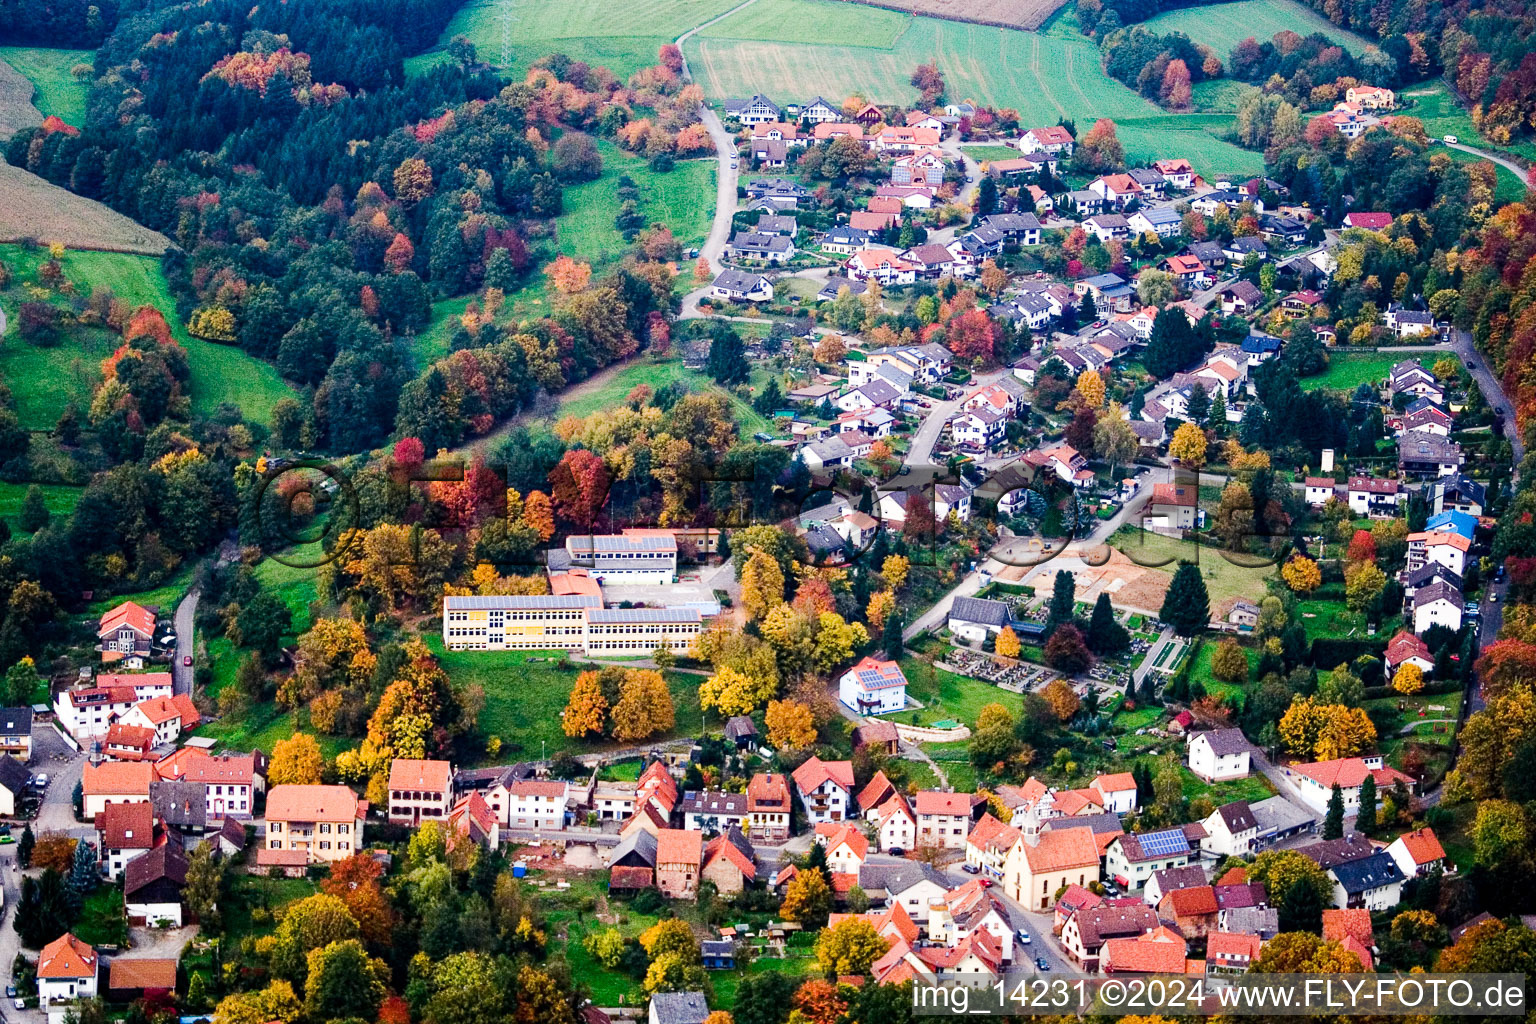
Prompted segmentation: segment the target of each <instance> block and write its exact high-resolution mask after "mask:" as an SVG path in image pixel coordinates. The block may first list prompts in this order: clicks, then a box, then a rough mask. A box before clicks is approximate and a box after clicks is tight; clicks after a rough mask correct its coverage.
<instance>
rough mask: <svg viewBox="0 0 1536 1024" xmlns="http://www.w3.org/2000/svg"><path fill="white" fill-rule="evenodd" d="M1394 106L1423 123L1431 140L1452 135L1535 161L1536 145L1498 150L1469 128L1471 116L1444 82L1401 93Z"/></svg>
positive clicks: (1523, 143) (1478, 145) (1473, 129)
mask: <svg viewBox="0 0 1536 1024" xmlns="http://www.w3.org/2000/svg"><path fill="white" fill-rule="evenodd" d="M1398 102H1399V103H1400V104H1402V112H1403V113H1405V114H1407V115H1409V116H1410V117H1416V118H1418V119H1419V120H1420V121H1423V122H1424V130H1425V131H1426V132H1428V133H1429V137H1430V138H1432V139H1438V138H1440V137H1441V136H1443V135H1454V136H1456V137H1457V138H1459V139H1460V140H1461V141H1462V142H1464V143H1466V144H1467V145H1470V146H1477V147H1479V148H1482V149H1499V148H1503V149H1507V150H1509V151H1510V152H1512V153H1518V154H1520V155H1521V156H1523V157H1525V158H1527V159H1530V160H1536V142H1530V141H1525V142H1517V143H1515V144H1514V145H1512V146H1504V147H1498V146H1495V145H1493V144H1492V143H1491V142H1489V141H1488V140H1487V139H1485V138H1483V136H1482V134H1481V133H1479V132H1478V130H1477V128H1476V127H1474V126H1473V124H1472V115H1471V114H1469V113H1467V111H1465V110H1463V109H1462V108H1461V106H1460V105H1459V104H1458V103H1457V102H1456V98H1455V97H1454V96H1452V95H1451V91H1450V90H1449V89H1448V88H1447V87H1446V85H1445V83H1444V82H1433V83H1429V82H1426V83H1424V84H1423V85H1418V86H1414V87H1413V88H1412V89H1407V90H1404V91H1403V92H1400V93H1398ZM1466 155H1467V156H1470V154H1466Z"/></svg>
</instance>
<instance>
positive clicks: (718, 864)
mask: <svg viewBox="0 0 1536 1024" xmlns="http://www.w3.org/2000/svg"><path fill="white" fill-rule="evenodd" d="M699 877H700V878H702V879H703V880H705V881H707V882H713V883H714V885H715V888H716V889H717V890H719V891H720V892H723V893H738V892H742V891H744V890H745V889H746V888H747V886H749V885H751V884H752V883H753V882H755V881H756V880H757V862H756V860H755V857H754V854H753V850H752V844H751V843H750V842H748V841H747V837H746V836H744V835H742V834H741V829H739V828H737V827H736V826H734V825H732V826H729V827H728V828H726V829H725V831H724V832H723V833H722V834H720V835H718V836H716V837H715V838H713V839H711V840H710V841H709V843H708V844H707V845H706V846H705V847H704V862H703V866H702V867H701V868H700V869H699Z"/></svg>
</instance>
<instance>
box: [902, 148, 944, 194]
mask: <svg viewBox="0 0 1536 1024" xmlns="http://www.w3.org/2000/svg"><path fill="white" fill-rule="evenodd" d="M948 169H949V164H948V163H947V162H946V161H945V160H944V154H943V152H942V151H940V150H938V149H920V150H917V151H916V152H914V153H912V154H910V155H909V156H903V157H897V158H896V160H895V161H894V162H893V163H892V164H891V184H892V185H931V186H933V187H935V188H936V187H938V186H939V185H942V184H943V183H944V172H945V171H946V170H948Z"/></svg>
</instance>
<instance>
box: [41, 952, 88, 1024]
mask: <svg viewBox="0 0 1536 1024" xmlns="http://www.w3.org/2000/svg"><path fill="white" fill-rule="evenodd" d="M100 974H101V957H100V956H98V955H97V953H96V950H95V949H94V948H93V947H91V946H89V945H87V944H86V943H84V942H81V941H80V940H79V939H77V938H75V936H74V934H73V933H71V932H65V933H64V934H63V935H60V936H59V937H58V938H56V939H54V940H53V941H52V942H50V943H48V944H47V945H46V946H44V947H43V948H42V951H41V952H40V953H38V955H37V1001H38V1005H39V1006H40V1007H43V1008H46V1009H47V1011H48V1022H49V1024H62V1022H63V1020H64V1018H65V1016H66V1014H67V1013H68V1012H69V1011H67V1010H66V1009H65V1007H66V1005H69V1006H72V1005H73V1004H74V1003H75V1002H77V1001H78V1000H81V999H94V998H96V982H97V979H98V978H99V977H100Z"/></svg>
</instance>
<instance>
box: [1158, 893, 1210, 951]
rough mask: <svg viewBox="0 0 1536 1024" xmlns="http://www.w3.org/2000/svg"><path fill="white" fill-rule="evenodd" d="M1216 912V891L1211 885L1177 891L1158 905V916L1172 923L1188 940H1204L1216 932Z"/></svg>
mask: <svg viewBox="0 0 1536 1024" xmlns="http://www.w3.org/2000/svg"><path fill="white" fill-rule="evenodd" d="M1216 911H1217V906H1216V890H1215V889H1212V888H1211V887H1210V886H1209V885H1198V886H1191V887H1190V888H1188V889H1175V890H1173V891H1172V892H1170V893H1166V894H1165V895H1164V896H1163V898H1162V899H1161V900H1159V901H1158V904H1157V916H1158V917H1159V918H1161V919H1162V920H1164V921H1171V922H1172V923H1173V925H1174V927H1176V928H1177V929H1178V930H1179V933H1180V934H1181V935H1183V936H1184V937H1185V938H1186V939H1196V938H1202V937H1204V936H1205V934H1206V933H1207V932H1211V931H1214V930H1215V929H1216Z"/></svg>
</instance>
